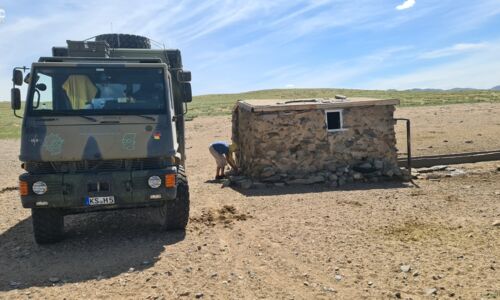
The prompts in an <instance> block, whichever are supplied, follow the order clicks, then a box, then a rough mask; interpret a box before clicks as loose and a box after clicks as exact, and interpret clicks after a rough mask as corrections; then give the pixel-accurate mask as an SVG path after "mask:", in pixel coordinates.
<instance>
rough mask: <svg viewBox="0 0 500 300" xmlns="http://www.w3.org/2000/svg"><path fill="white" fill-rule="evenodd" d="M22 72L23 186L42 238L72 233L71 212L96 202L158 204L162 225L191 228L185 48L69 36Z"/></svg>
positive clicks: (124, 37)
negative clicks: (67, 217) (68, 225)
mask: <svg viewBox="0 0 500 300" xmlns="http://www.w3.org/2000/svg"><path fill="white" fill-rule="evenodd" d="M12 81H13V88H12V90H11V106H12V109H13V110H14V114H15V115H16V116H18V117H21V116H19V114H18V113H17V110H19V109H21V92H20V89H19V86H21V85H23V84H27V95H26V102H25V105H23V106H25V107H24V114H22V118H23V120H22V132H21V151H20V156H19V158H20V160H21V161H22V167H23V169H24V170H25V173H24V174H22V175H20V177H19V182H20V183H19V192H20V195H21V201H22V205H23V207H24V208H29V209H31V213H32V220H33V232H34V237H35V240H36V242H37V243H41V244H43V243H53V242H57V241H60V240H61V239H63V237H64V216H65V215H68V214H76V213H86V212H94V211H106V210H115V209H126V208H146V207H149V208H151V209H153V210H155V211H157V213H158V214H157V216H159V226H161V227H162V228H164V229H166V230H173V229H184V228H185V227H186V225H187V222H188V219H189V187H188V182H187V178H186V174H185V167H184V166H185V159H186V155H185V134H184V120H185V118H184V116H185V113H186V111H187V103H188V102H190V101H191V100H192V95H191V83H190V81H191V73H190V72H189V71H185V70H183V68H182V60H181V53H180V51H179V50H173V49H151V41H150V40H149V39H147V38H145V37H141V36H135V35H128V34H105V35H100V36H97V37H95V38H94V40H92V41H67V47H54V48H52V56H50V57H41V58H40V59H39V60H38V62H35V63H33V64H32V66H31V68H30V69H29V70H28V68H26V67H22V68H14V70H13V78H12Z"/></svg>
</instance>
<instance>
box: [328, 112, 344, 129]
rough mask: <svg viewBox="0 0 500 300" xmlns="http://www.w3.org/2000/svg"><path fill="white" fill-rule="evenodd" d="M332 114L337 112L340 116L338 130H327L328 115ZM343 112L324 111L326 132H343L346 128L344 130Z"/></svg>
mask: <svg viewBox="0 0 500 300" xmlns="http://www.w3.org/2000/svg"><path fill="white" fill-rule="evenodd" d="M333 112H338V113H339V116H340V128H339V129H328V117H327V116H328V113H333ZM343 114H344V110H343V109H331V110H325V124H326V131H328V132H337V131H344V130H346V128H344V117H343Z"/></svg>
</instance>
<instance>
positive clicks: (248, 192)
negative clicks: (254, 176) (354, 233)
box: [229, 181, 414, 197]
mask: <svg viewBox="0 0 500 300" xmlns="http://www.w3.org/2000/svg"><path fill="white" fill-rule="evenodd" d="M413 186H414V185H412V184H411V183H405V182H400V181H387V182H380V183H352V184H346V185H344V186H341V187H330V186H328V185H325V184H313V185H296V186H283V187H276V186H271V187H265V188H259V189H242V188H238V187H235V186H230V187H229V188H231V189H233V190H234V191H237V192H238V193H241V194H243V195H245V196H246V197H260V196H278V195H294V194H309V193H322V192H335V191H362V190H379V189H401V188H411V187H413Z"/></svg>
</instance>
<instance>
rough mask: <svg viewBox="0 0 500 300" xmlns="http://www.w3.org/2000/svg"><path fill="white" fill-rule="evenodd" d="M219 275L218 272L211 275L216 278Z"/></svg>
mask: <svg viewBox="0 0 500 300" xmlns="http://www.w3.org/2000/svg"><path fill="white" fill-rule="evenodd" d="M217 276H218V274H217V273H212V275H210V277H212V278H215V277H217Z"/></svg>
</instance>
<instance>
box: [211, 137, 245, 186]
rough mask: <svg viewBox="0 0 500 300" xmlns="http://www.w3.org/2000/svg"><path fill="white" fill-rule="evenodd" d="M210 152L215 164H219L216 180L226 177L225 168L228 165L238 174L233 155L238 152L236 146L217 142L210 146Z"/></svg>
mask: <svg viewBox="0 0 500 300" xmlns="http://www.w3.org/2000/svg"><path fill="white" fill-rule="evenodd" d="M208 150H209V151H210V154H212V156H213V157H214V158H215V162H216V164H217V170H216V173H215V179H216V180H218V179H222V178H224V177H225V175H224V168H225V167H226V165H227V164H228V163H229V165H230V166H231V168H233V170H234V171H235V172H238V167H237V166H236V163H235V161H234V159H233V153H234V152H235V151H236V150H237V146H236V144H234V143H233V144H228V143H227V142H224V141H220V142H215V143H212V144H211V145H210V147H209V148H208Z"/></svg>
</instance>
